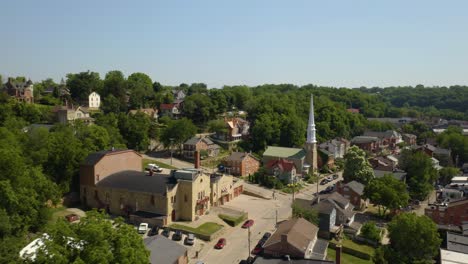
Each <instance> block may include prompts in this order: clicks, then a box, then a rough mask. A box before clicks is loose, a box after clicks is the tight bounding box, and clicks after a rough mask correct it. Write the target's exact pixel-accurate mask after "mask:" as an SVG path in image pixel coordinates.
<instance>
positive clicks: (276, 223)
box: [275, 209, 278, 227]
mask: <svg viewBox="0 0 468 264" xmlns="http://www.w3.org/2000/svg"><path fill="white" fill-rule="evenodd" d="M276 226H278V209H276V221H275V227H276Z"/></svg>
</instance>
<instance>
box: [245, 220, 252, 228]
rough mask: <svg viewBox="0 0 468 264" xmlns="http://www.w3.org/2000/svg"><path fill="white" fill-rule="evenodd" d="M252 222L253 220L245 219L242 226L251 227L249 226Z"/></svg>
mask: <svg viewBox="0 0 468 264" xmlns="http://www.w3.org/2000/svg"><path fill="white" fill-rule="evenodd" d="M253 224H254V220H252V219H249V220H247V221H245V223H244V224H243V225H242V228H248V227H251V226H253Z"/></svg>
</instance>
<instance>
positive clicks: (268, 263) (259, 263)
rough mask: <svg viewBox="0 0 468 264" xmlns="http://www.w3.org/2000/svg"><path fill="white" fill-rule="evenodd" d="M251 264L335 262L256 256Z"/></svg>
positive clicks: (319, 263) (329, 261) (333, 262)
mask: <svg viewBox="0 0 468 264" xmlns="http://www.w3.org/2000/svg"><path fill="white" fill-rule="evenodd" d="M253 264H335V261H331V260H319V259H291V258H289V259H288V257H287V256H285V257H283V258H265V257H262V256H258V255H257V256H256V257H255V259H254V262H253Z"/></svg>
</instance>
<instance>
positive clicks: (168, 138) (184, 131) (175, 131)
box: [160, 118, 197, 151]
mask: <svg viewBox="0 0 468 264" xmlns="http://www.w3.org/2000/svg"><path fill="white" fill-rule="evenodd" d="M196 132H197V127H196V126H195V125H194V124H193V123H192V121H191V120H189V119H186V118H182V119H178V120H174V121H171V122H170V123H169V124H168V125H167V127H166V128H165V129H164V130H163V131H162V133H161V137H160V139H161V142H162V143H163V145H164V147H166V148H172V147H174V146H176V147H178V148H179V151H181V148H182V144H183V143H184V142H185V141H186V140H187V139H189V138H191V137H193V136H194V135H195V133H196Z"/></svg>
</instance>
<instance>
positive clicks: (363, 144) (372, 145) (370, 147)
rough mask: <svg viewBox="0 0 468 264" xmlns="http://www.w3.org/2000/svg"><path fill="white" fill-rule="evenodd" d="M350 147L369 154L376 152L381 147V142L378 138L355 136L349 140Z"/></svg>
mask: <svg viewBox="0 0 468 264" xmlns="http://www.w3.org/2000/svg"><path fill="white" fill-rule="evenodd" d="M351 145H352V146H358V147H359V148H360V149H363V150H365V151H369V152H377V151H378V150H379V149H380V146H381V140H380V139H379V138H378V137H368V136H357V137H354V138H353V139H351Z"/></svg>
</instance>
